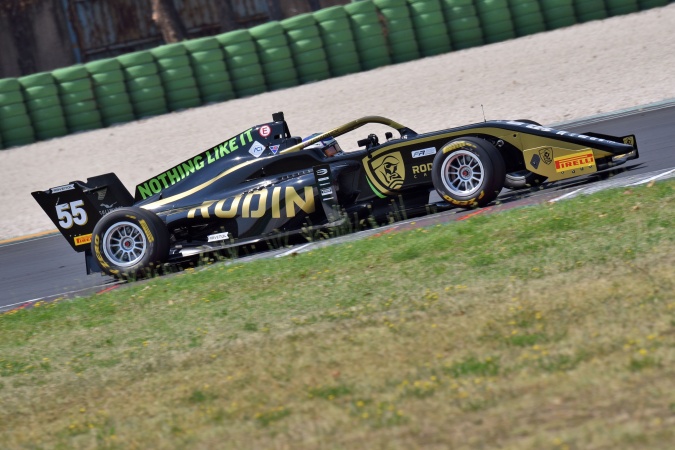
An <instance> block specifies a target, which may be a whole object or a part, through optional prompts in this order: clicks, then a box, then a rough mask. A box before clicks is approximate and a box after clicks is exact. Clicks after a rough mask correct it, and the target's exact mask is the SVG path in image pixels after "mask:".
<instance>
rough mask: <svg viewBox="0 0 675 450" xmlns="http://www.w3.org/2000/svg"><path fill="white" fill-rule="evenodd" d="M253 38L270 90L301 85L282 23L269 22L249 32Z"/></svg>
mask: <svg viewBox="0 0 675 450" xmlns="http://www.w3.org/2000/svg"><path fill="white" fill-rule="evenodd" d="M249 31H250V32H251V36H252V37H253V39H254V41H255V44H256V48H257V52H258V56H259V58H260V63H261V67H262V72H263V76H264V78H265V84H266V85H267V87H268V89H270V90H276V89H283V88H287V87H291V86H297V85H298V84H299V80H298V73H297V71H296V70H295V66H294V63H293V55H292V51H291V49H290V47H289V42H288V38H287V37H286V32H285V31H284V27H283V26H282V25H281V23H280V22H278V21H274V22H268V23H266V24H263V25H258V26H256V27H253V28H251V29H250V30H249Z"/></svg>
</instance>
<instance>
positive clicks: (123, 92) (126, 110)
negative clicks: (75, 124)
mask: <svg viewBox="0 0 675 450" xmlns="http://www.w3.org/2000/svg"><path fill="white" fill-rule="evenodd" d="M84 66H85V68H86V69H87V71H88V72H89V76H90V77H91V81H92V86H93V91H94V98H95V99H96V103H97V104H98V109H99V112H100V114H101V122H102V123H103V125H104V126H111V125H115V124H119V123H125V122H130V121H132V120H134V119H136V116H135V115H134V110H133V107H132V105H131V98H130V97H129V94H128V92H127V85H126V83H125V82H124V72H123V71H122V64H120V62H119V61H118V60H117V59H115V58H110V59H102V60H99V61H92V62H89V63H87V64H85V65H84Z"/></svg>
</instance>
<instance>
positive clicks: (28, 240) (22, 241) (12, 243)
mask: <svg viewBox="0 0 675 450" xmlns="http://www.w3.org/2000/svg"><path fill="white" fill-rule="evenodd" d="M54 236H56V235H55V234H50V235H48V236H41V237H36V238H32V239H25V240H21V241H17V242H10V243H7V244H0V247H10V246H12V245H19V244H25V243H26V242H33V241H39V240H41V239H48V238H50V237H54Z"/></svg>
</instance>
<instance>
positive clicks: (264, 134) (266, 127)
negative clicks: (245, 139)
mask: <svg viewBox="0 0 675 450" xmlns="http://www.w3.org/2000/svg"><path fill="white" fill-rule="evenodd" d="M258 133H260V136H262V137H264V138H266V137H267V136H269V135H270V133H272V129H271V128H270V126H269V125H263V126H262V127H260V129H259V130H258Z"/></svg>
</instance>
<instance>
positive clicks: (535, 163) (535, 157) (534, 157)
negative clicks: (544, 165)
mask: <svg viewBox="0 0 675 450" xmlns="http://www.w3.org/2000/svg"><path fill="white" fill-rule="evenodd" d="M540 162H541V157H540V156H539V155H537V154H536V153H535V154H534V155H532V159H531V160H530V164H531V165H532V167H534V168H535V169H538V168H539V163H540Z"/></svg>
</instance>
